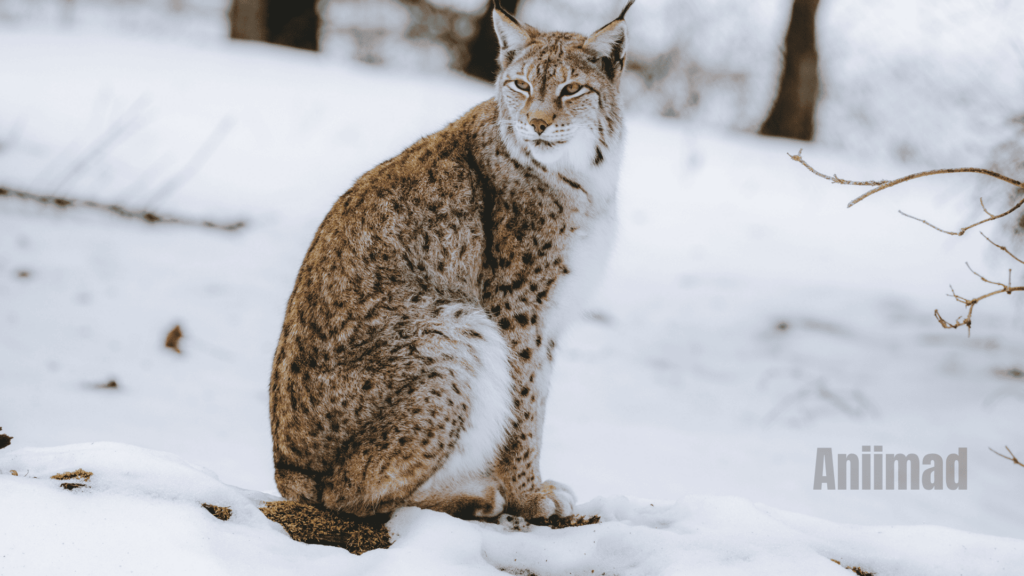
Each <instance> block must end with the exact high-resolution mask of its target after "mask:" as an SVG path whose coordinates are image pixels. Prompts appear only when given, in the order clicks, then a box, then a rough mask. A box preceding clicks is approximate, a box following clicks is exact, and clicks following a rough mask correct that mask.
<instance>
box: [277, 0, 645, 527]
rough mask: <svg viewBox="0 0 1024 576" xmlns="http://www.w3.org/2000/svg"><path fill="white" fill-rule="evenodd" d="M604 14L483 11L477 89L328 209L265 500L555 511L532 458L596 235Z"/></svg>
mask: <svg viewBox="0 0 1024 576" xmlns="http://www.w3.org/2000/svg"><path fill="white" fill-rule="evenodd" d="M627 9H628V5H627ZM624 15H625V10H624V11H623V14H622V15H620V17H619V18H618V19H616V20H614V21H613V22H611V23H610V24H608V25H607V26H605V27H604V28H602V29H601V30H599V31H597V32H595V33H594V34H593V35H591V36H590V37H585V36H582V35H580V34H574V33H565V32H547V33H544V32H539V31H537V30H536V29H534V28H532V27H530V26H526V25H523V24H520V23H518V22H517V21H516V20H515V19H514V18H513V17H511V15H508V14H506V13H504V12H502V11H500V10H495V12H494V15H493V16H494V23H495V30H496V32H497V34H498V38H499V43H500V45H501V51H500V55H499V65H500V72H499V74H498V78H497V81H496V89H497V94H496V97H495V98H493V99H491V100H488V101H486V102H484V103H482V104H480V105H478V106H477V107H475V108H473V109H472V110H470V111H469V113H467V114H466V115H465V116H463V117H462V118H460V119H459V120H457V121H455V122H454V123H452V124H451V125H449V126H448V127H446V128H445V129H443V130H441V131H440V132H437V133H436V134H433V135H431V136H427V137H426V138H423V139H422V140H420V141H419V142H416V143H415V144H413V145H412V146H411V147H409V148H408V149H407V150H405V151H404V152H402V153H401V154H399V155H398V156H397V157H395V158H393V159H391V160H388V161H386V162H384V163H382V164H380V165H379V166H377V167H376V168H374V169H372V170H370V171H369V172H368V173H366V174H365V175H363V176H362V177H361V178H359V180H357V181H356V183H355V184H354V185H353V186H352V188H351V189H350V190H349V191H348V192H347V193H345V194H344V195H343V196H342V197H341V198H339V199H338V201H337V202H336V203H335V205H334V207H333V209H332V210H331V211H330V213H329V214H328V215H327V217H326V218H325V219H324V221H323V223H322V224H321V225H320V229H319V230H318V231H317V233H316V236H315V238H314V239H313V243H312V245H311V246H310V248H309V251H308V253H307V254H306V258H305V261H304V262H303V264H302V267H301V268H300V270H299V274H298V278H297V280H296V283H295V289H294V291H293V292H292V295H291V298H290V299H289V301H288V308H287V312H286V315H285V320H284V327H283V329H282V332H281V337H280V340H279V343H278V347H277V353H276V355H275V357H274V364H273V371H272V376H271V381H270V413H271V430H272V434H273V440H274V465H275V469H276V480H277V485H278V488H279V490H280V492H281V494H282V495H283V496H284V497H286V498H289V499H292V500H302V501H307V502H310V503H314V504H319V505H323V506H326V507H328V508H330V509H334V510H340V511H345V512H350V513H354V514H359V515H368V514H375V513H381V512H389V511H391V510H394V509H395V508H397V507H400V506H405V505H416V506H421V507H425V508H432V509H436V510H441V511H444V512H448V513H450V514H454V515H457V516H462V517H480V516H487V517H492V516H496V515H498V514H500V513H502V512H508V513H513V514H517V515H520V516H523V517H526V518H538V517H550V516H552V515H568V514H570V513H571V512H572V507H573V504H574V497H573V495H572V492H571V490H569V489H568V488H567V487H565V486H564V485H561V484H559V483H557V482H550V481H549V482H542V481H541V477H540V471H539V468H538V459H539V452H540V445H541V431H542V427H543V422H544V406H545V401H546V398H547V395H548V388H549V378H550V373H551V362H552V361H553V359H554V351H555V347H556V342H557V340H558V337H559V335H560V334H561V332H562V330H563V329H564V327H565V326H566V325H567V324H568V322H570V321H571V319H572V318H573V317H574V316H576V315H577V314H578V312H579V308H580V305H581V303H582V301H583V300H584V298H585V297H586V295H587V293H588V292H589V291H590V290H591V289H592V288H593V287H594V284H595V283H596V282H597V280H598V277H599V275H600V273H601V271H602V269H603V267H604V262H605V260H606V258H607V254H608V251H609V249H610V246H611V239H612V236H613V232H614V223H615V189H616V182H617V180H618V171H619V159H620V157H621V148H622V139H623V128H622V120H621V117H620V112H619V95H618V85H619V79H620V77H621V74H622V69H623V67H624V53H625V52H624V51H625V42H626V29H625V22H624V20H623V16H624ZM524 87H525V89H524Z"/></svg>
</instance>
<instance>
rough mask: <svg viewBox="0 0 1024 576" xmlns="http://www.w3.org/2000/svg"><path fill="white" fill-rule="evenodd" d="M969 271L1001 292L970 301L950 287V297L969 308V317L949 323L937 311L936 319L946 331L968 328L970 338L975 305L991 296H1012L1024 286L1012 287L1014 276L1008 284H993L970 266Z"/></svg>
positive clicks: (993, 292)
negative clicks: (962, 327) (997, 287)
mask: <svg viewBox="0 0 1024 576" xmlns="http://www.w3.org/2000/svg"><path fill="white" fill-rule="evenodd" d="M1011 256H1012V254H1011ZM1015 258H1016V257H1015ZM965 264H966V263H965ZM967 269H968V270H970V271H971V273H972V274H974V275H975V276H977V277H978V278H980V279H981V281H982V282H986V283H988V284H994V285H996V286H999V290H994V291H992V292H989V293H988V294H985V295H984V296H978V297H976V298H969V299H968V298H964V297H963V296H960V295H959V294H957V293H956V290H953V287H952V286H950V287H949V291H950V292H951V294H949V296H950V297H952V298H953V299H955V300H956V301H957V302H959V303H961V304H963V305H964V306H966V307H967V317H966V318H963V317H958V318H957V319H956V321H955V322H947V321H946V320H945V319H944V318H943V317H942V315H941V314H939V311H938V310H937V309H936V310H935V318H936V319H937V320H938V321H939V324H941V325H942V327H943V328H946V329H956V328H959V327H961V326H966V327H967V335H968V336H970V334H971V315H972V314H974V306H975V304H977V303H978V302H981V301H982V300H984V299H985V298H988V297H990V296H995V295H996V294H1012V293H1014V292H1019V291H1021V290H1024V286H1012V285H1011V284H1012V282H1011V280H1012V276H1011V278H1010V280H1007V283H1006V284H1003V283H1002V282H993V281H992V280H989V279H988V278H985V277H984V276H982V275H981V274H978V273H977V272H975V271H974V269H973V268H971V265H970V264H967ZM1010 273H1011V275H1012V274H1013V271H1012V270H1011V271H1010Z"/></svg>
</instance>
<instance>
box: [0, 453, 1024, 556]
mask: <svg viewBox="0 0 1024 576" xmlns="http://www.w3.org/2000/svg"><path fill="white" fill-rule="evenodd" d="M83 466H85V467H88V468H89V470H90V471H92V472H93V473H94V474H93V477H92V478H91V479H90V480H89V481H88V482H86V487H83V488H78V489H76V490H74V491H66V490H63V489H61V488H60V486H59V481H57V480H51V479H48V477H49V476H50V475H52V474H56V473H59V472H61V471H67V470H69V469H76V468H78V467H83ZM7 469H14V470H17V471H19V475H18V476H17V477H15V476H8V475H6V474H3V475H0V507H2V509H3V510H4V511H5V515H4V518H5V520H6V521H4V522H0V538H2V540H0V541H2V542H4V548H3V550H2V551H0V568H3V570H4V574H56V573H62V572H70V573H74V574H103V575H109V574H129V573H133V572H134V573H143V574H152V575H160V574H182V573H190V574H295V573H301V574H408V573H416V574H445V575H448V574H495V573H498V570H502V571H505V572H511V573H513V574H515V573H519V574H529V573H532V574H537V575H538V576H545V575H548V574H590V573H594V574H673V573H682V572H686V573H692V574H716V575H718V574H721V575H727V574H749V573H750V572H751V571H757V572H758V573H765V574H812V573H813V574H837V575H841V574H848V572H846V571H845V570H843V569H842V568H840V567H839V566H837V565H836V564H834V563H833V562H832V561H831V559H833V558H834V559H836V560H839V561H840V562H843V563H844V565H851V564H856V565H857V566H860V567H861V568H863V569H865V570H869V571H877V572H878V573H879V574H922V573H927V574H935V575H942V574H960V573H963V572H964V571H967V572H969V573H973V574H1012V573H1014V570H1015V569H1018V568H1019V562H1020V560H1021V559H1022V558H1024V542H1021V541H1020V540H1016V539H1013V538H997V537H992V536H980V535H976V534H970V533H966V532H961V531H957V530H952V529H948V528H939V527H930V526H924V527H886V528H866V527H856V526H844V525H839V524H833V523H831V522H826V521H823V520H817V519H814V518H811V517H808V516H803V515H800V514H793V513H789V512H783V511H780V510H777V509H774V508H770V507H768V506H764V505H759V504H753V503H751V502H750V501H748V500H745V499H742V498H725V497H707V496H688V497H684V498H682V499H680V500H678V501H677V502H675V503H656V502H649V501H642V500H639V499H631V498H626V497H624V496H617V497H611V498H596V499H594V500H592V501H590V502H587V503H586V504H584V505H583V506H582V510H581V511H582V512H583V513H586V514H599V515H601V517H602V519H603V521H602V522H601V523H599V524H596V525H590V526H583V527H578V528H571V529H562V530H557V531H556V530H552V529H551V528H547V527H536V526H534V527H530V528H529V529H528V530H526V531H513V530H510V529H509V528H505V527H503V526H501V525H495V524H485V523H481V522H466V521H462V520H457V519H455V518H452V517H450V516H447V515H445V514H441V513H438V512H433V511H429V510H419V509H416V508H403V509H400V510H399V511H398V512H396V513H395V514H394V515H393V517H392V519H391V520H390V521H389V523H388V527H389V529H390V530H391V531H392V534H393V538H394V545H393V546H392V547H391V548H390V549H387V550H374V551H370V552H367V553H365V554H363V555H362V556H354V555H352V554H349V553H348V552H346V551H344V550H342V549H340V548H330V547H325V546H312V545H306V544H300V543H297V542H294V541H292V540H291V539H290V538H289V537H288V536H287V534H285V533H284V531H283V529H281V528H280V527H279V526H277V525H276V524H274V523H273V522H271V521H269V520H267V519H266V518H265V517H264V516H263V515H262V514H261V513H260V511H259V510H258V507H259V506H261V505H262V504H263V503H264V502H266V501H270V500H274V499H276V497H274V496H272V495H269V494H261V493H258V492H250V491H245V490H242V489H239V488H235V487H232V486H229V485H227V484H223V483H221V482H220V481H219V480H217V477H216V476H215V475H214V474H213V473H212V472H210V471H208V470H204V469H202V468H199V467H197V466H194V465H191V464H189V463H187V462H185V461H184V460H182V459H181V458H178V457H176V456H173V455H170V454H165V453H160V452H155V451H152V450H145V449H143V448H139V447H135V446H129V445H125V444H115V443H108V442H99V443H94V444H77V445H71V446H63V447H59V448H38V449H32V448H27V449H21V450H17V451H14V452H11V453H5V454H3V455H0V470H4V471H6V470H7ZM30 474H31V475H32V476H29V475H30ZM203 503H215V505H218V506H230V507H231V510H232V515H231V517H230V519H229V520H227V521H221V520H218V519H216V518H214V517H213V515H211V514H210V513H208V512H207V511H206V510H204V509H203V508H201V504H203ZM12 520H13V521H12ZM496 569H497V570H496Z"/></svg>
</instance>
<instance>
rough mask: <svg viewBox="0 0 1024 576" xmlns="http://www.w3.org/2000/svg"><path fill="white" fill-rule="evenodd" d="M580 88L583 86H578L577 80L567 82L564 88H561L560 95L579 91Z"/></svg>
mask: <svg viewBox="0 0 1024 576" xmlns="http://www.w3.org/2000/svg"><path fill="white" fill-rule="evenodd" d="M581 88H583V86H580V84H579V82H573V83H571V84H567V85H566V86H565V88H562V96H572V95H573V94H575V93H577V92H579V91H580V89H581Z"/></svg>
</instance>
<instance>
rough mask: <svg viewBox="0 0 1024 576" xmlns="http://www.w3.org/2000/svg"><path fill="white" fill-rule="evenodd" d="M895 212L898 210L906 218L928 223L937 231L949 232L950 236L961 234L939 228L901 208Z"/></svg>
mask: <svg viewBox="0 0 1024 576" xmlns="http://www.w3.org/2000/svg"><path fill="white" fill-rule="evenodd" d="M897 212H899V213H900V214H903V215H904V216H906V217H907V218H910V219H911V220H917V221H918V222H921V223H922V224H926V225H928V226H930V227H932V228H934V229H936V230H938V231H939V232H942V233H943V234H949V235H950V236H960V235H961V234H963V232H950V231H949V230H943V229H942V228H939V227H938V226H936V225H935V224H932V223H931V222H929V221H927V220H924V219H922V218H918V217H917V216H911V215H910V214H907V213H906V212H904V211H903V210H897Z"/></svg>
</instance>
